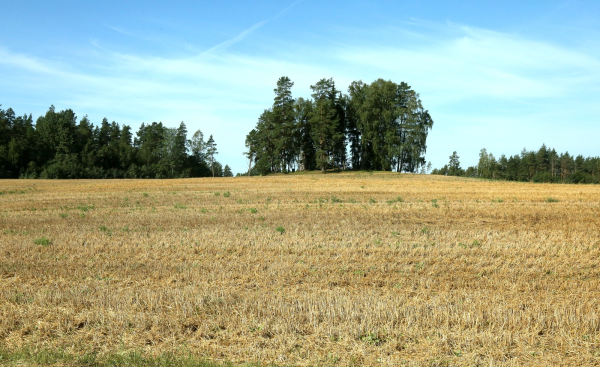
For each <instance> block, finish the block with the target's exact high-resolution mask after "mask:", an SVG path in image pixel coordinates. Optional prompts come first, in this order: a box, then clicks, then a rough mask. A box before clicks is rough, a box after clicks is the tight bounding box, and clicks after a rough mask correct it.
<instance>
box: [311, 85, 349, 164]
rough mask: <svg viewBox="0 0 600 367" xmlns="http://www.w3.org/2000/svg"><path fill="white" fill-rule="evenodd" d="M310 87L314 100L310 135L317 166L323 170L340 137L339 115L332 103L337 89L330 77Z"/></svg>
mask: <svg viewBox="0 0 600 367" xmlns="http://www.w3.org/2000/svg"><path fill="white" fill-rule="evenodd" d="M310 88H311V89H312V91H313V94H312V97H313V99H314V100H315V102H314V107H313V109H312V111H311V117H310V120H309V122H310V129H311V135H312V140H313V144H314V145H315V147H316V163H317V167H318V168H320V169H321V171H322V172H325V170H326V169H327V166H328V164H329V163H330V161H331V158H332V157H331V155H332V154H333V150H334V147H335V145H336V142H337V140H339V139H341V137H342V135H341V134H340V133H339V131H338V130H339V129H338V127H339V126H338V125H339V120H338V119H339V117H338V116H337V110H336V108H335V105H334V100H335V98H336V94H337V91H336V90H335V84H334V83H333V80H332V79H321V80H319V81H318V82H317V83H316V84H315V85H311V86H310Z"/></svg>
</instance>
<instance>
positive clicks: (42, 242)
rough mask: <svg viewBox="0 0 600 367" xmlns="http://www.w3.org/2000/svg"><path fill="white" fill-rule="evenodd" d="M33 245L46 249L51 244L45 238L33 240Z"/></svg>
mask: <svg viewBox="0 0 600 367" xmlns="http://www.w3.org/2000/svg"><path fill="white" fill-rule="evenodd" d="M33 243H34V244H36V245H38V246H44V247H48V246H50V245H51V244H52V242H50V240H49V239H47V238H46V237H40V238H36V239H35V240H33Z"/></svg>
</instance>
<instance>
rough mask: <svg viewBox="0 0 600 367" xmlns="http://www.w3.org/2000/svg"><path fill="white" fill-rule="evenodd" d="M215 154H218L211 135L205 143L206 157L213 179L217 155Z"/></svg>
mask: <svg viewBox="0 0 600 367" xmlns="http://www.w3.org/2000/svg"><path fill="white" fill-rule="evenodd" d="M217 154H218V152H217V143H215V139H213V136H212V134H211V135H210V137H209V138H208V141H207V142H206V156H207V157H208V161H209V164H210V169H211V171H212V175H213V177H215V167H216V161H215V155H217ZM219 176H220V175H219Z"/></svg>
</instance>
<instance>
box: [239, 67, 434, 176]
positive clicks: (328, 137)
mask: <svg viewBox="0 0 600 367" xmlns="http://www.w3.org/2000/svg"><path fill="white" fill-rule="evenodd" d="M293 85H294V83H293V82H292V81H291V80H290V79H289V78H288V77H281V78H280V79H279V80H278V81H277V88H275V89H274V92H275V97H274V100H273V105H272V106H271V107H269V108H267V109H265V110H264V112H263V113H262V114H261V115H260V117H259V118H258V122H257V123H256V127H255V128H254V129H252V131H250V133H248V135H247V137H246V148H247V151H246V153H245V154H246V157H247V158H248V173H247V174H251V175H255V174H268V173H273V172H293V171H296V170H303V171H304V170H316V169H319V170H321V171H325V170H327V169H339V170H346V169H355V170H378V171H396V172H417V170H418V169H419V168H420V167H422V166H424V165H425V152H426V150H427V145H426V141H427V135H428V132H429V130H431V128H432V126H433V119H432V118H431V116H430V115H429V112H428V111H427V110H425V109H424V108H423V105H422V102H421V100H420V99H419V94H418V93H416V92H415V91H414V90H412V89H411V87H410V86H409V85H407V84H406V83H404V82H402V83H400V84H396V83H394V82H392V81H385V80H383V79H378V80H376V81H374V82H372V83H371V84H366V83H364V82H362V81H355V82H352V84H350V86H349V88H348V93H347V94H343V93H342V92H341V91H339V90H337V88H336V86H335V82H334V81H333V79H321V80H319V81H318V82H317V83H315V84H314V85H312V86H311V90H312V94H311V97H312V98H307V99H305V98H303V97H299V98H294V97H293V96H292V92H291V88H292V86H293Z"/></svg>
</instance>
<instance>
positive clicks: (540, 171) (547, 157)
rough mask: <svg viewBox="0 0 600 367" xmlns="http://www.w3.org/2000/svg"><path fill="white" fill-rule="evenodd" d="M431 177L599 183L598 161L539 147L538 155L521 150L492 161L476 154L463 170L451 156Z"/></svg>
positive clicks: (488, 155)
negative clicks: (468, 165) (475, 163)
mask: <svg viewBox="0 0 600 367" xmlns="http://www.w3.org/2000/svg"><path fill="white" fill-rule="evenodd" d="M431 173H432V174H435V175H447V176H465V177H480V178H487V179H496V180H508V181H533V182H554V183H558V182H562V183H598V182H600V157H587V158H584V157H583V156H582V155H578V156H577V157H575V156H573V155H570V154H569V152H565V153H560V154H559V153H557V152H556V150H555V149H550V148H548V147H546V145H545V144H544V145H542V146H541V147H540V149H539V150H538V151H533V150H531V151H528V150H526V149H523V150H522V151H521V154H515V155H512V156H510V157H506V156H505V155H504V154H503V155H501V156H500V158H498V159H496V158H495V157H494V155H493V154H492V153H488V151H487V149H485V148H484V149H481V151H480V152H479V162H478V164H477V166H471V167H468V168H467V169H466V170H465V169H463V168H461V166H460V157H459V156H458V154H457V153H456V151H455V152H453V153H452V155H451V156H450V159H449V162H448V164H446V165H445V166H444V167H442V168H440V169H434V170H433V171H432V172H431Z"/></svg>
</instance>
